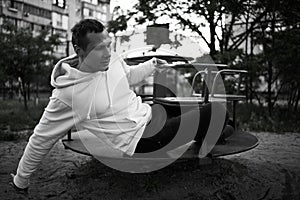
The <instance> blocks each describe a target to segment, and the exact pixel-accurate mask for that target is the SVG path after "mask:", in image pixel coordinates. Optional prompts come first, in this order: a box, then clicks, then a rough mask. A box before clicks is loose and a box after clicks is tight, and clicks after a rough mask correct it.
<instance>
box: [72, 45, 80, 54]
mask: <svg viewBox="0 0 300 200" xmlns="http://www.w3.org/2000/svg"><path fill="white" fill-rule="evenodd" d="M73 48H74V51H75V53H76V54H77V55H78V56H79V55H80V47H79V46H77V45H76V44H75V45H74V46H73Z"/></svg>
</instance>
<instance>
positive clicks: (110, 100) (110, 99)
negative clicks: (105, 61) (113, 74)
mask: <svg viewBox="0 0 300 200" xmlns="http://www.w3.org/2000/svg"><path fill="white" fill-rule="evenodd" d="M105 75H106V87H107V94H108V101H109V108H111V107H112V98H111V96H110V92H109V87H108V75H107V71H106V72H105Z"/></svg>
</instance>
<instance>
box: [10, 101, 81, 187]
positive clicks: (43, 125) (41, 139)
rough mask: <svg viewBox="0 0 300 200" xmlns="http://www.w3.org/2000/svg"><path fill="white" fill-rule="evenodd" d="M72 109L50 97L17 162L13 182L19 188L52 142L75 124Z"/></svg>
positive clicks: (24, 184)
mask: <svg viewBox="0 0 300 200" xmlns="http://www.w3.org/2000/svg"><path fill="white" fill-rule="evenodd" d="M75 121H76V120H75V119H74V118H73V112H72V109H71V108H70V107H69V106H67V105H66V104H64V103H63V102H61V101H60V100H58V99H56V98H53V97H50V101H49V103H48V106H47V107H46V108H45V111H44V113H43V115H42V117H41V119H40V121H39V123H38V125H37V126H36V127H35V129H34V132H33V134H32V135H31V137H30V138H29V142H28V143H27V146H26V148H25V151H24V153H23V156H22V158H21V160H20V162H19V166H18V169H17V174H16V176H15V177H14V183H15V185H16V186H18V187H19V188H26V187H27V186H28V185H29V177H30V176H31V174H32V173H33V172H34V171H35V170H36V169H37V167H38V165H39V163H40V162H41V160H42V159H43V158H44V157H45V155H46V154H47V153H48V152H49V151H50V149H51V148H52V147H53V146H54V144H55V143H56V142H57V141H58V140H59V139H60V138H62V137H63V136H65V135H66V133H67V131H68V130H69V129H71V128H72V127H73V126H74V125H75Z"/></svg>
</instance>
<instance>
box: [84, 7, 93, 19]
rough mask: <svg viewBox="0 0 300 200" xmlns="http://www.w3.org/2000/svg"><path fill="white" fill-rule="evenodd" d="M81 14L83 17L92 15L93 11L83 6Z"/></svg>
mask: <svg viewBox="0 0 300 200" xmlns="http://www.w3.org/2000/svg"><path fill="white" fill-rule="evenodd" d="M83 15H84V16H85V17H94V11H93V10H91V9H89V8H84V9H83Z"/></svg>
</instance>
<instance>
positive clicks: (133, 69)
mask: <svg viewBox="0 0 300 200" xmlns="http://www.w3.org/2000/svg"><path fill="white" fill-rule="evenodd" d="M156 63H157V62H156V58H152V59H151V60H148V61H146V62H144V63H141V64H139V65H134V66H128V65H127V64H126V63H125V61H124V60H122V66H123V69H124V71H125V73H126V75H127V79H128V82H129V85H131V86H132V85H135V84H138V83H140V82H141V81H143V80H144V79H145V78H147V77H148V76H150V75H151V74H152V73H153V72H154V71H155V70H156V67H155V65H156Z"/></svg>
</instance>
